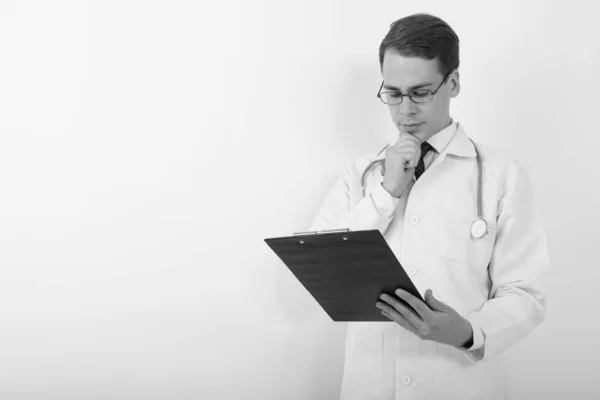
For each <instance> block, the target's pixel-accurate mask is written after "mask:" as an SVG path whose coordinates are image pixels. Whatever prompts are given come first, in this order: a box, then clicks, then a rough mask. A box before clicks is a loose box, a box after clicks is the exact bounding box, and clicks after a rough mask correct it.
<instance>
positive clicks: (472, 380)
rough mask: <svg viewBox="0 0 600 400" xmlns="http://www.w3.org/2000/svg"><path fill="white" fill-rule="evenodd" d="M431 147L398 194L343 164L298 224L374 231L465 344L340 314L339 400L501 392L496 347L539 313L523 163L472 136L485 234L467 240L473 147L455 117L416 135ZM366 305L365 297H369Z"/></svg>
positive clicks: (538, 235) (375, 176) (540, 240)
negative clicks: (427, 134)
mask: <svg viewBox="0 0 600 400" xmlns="http://www.w3.org/2000/svg"><path fill="white" fill-rule="evenodd" d="M428 142H429V144H431V145H432V146H433V148H434V149H435V150H436V151H433V150H432V151H430V152H428V153H427V155H426V156H425V158H424V164H425V167H426V170H425V172H424V173H423V175H421V177H420V178H419V179H418V180H417V181H416V182H415V181H414V180H413V182H412V183H411V184H410V186H409V187H408V189H407V191H406V192H405V194H403V195H402V196H401V198H399V199H398V198H394V197H392V196H391V195H390V194H389V193H388V192H387V191H386V190H385V189H384V188H383V187H382V185H381V182H382V180H383V176H382V174H381V172H380V171H379V170H377V169H374V170H373V172H372V173H370V174H369V175H368V176H367V179H366V184H365V187H366V196H365V197H364V198H363V196H362V188H361V184H360V181H361V176H362V173H363V171H364V169H365V168H366V166H367V165H368V164H369V163H370V162H371V161H373V160H374V159H376V158H382V156H379V157H374V156H365V157H359V158H357V159H355V160H353V161H351V162H350V163H348V165H347V167H346V168H345V170H344V172H343V173H342V174H341V175H340V177H339V178H338V180H337V181H336V183H335V184H334V186H333V187H332V189H331V190H330V192H329V193H328V195H327V197H326V199H325V201H324V203H323V205H322V207H321V208H320V210H319V212H318V213H317V215H316V217H315V219H314V221H313V223H312V224H311V227H310V228H309V230H325V229H340V228H342V229H343V228H350V229H351V230H365V229H378V230H379V231H380V232H381V233H382V235H383V236H384V238H385V239H386V242H387V243H388V245H389V246H390V248H391V249H392V251H393V252H394V254H395V255H396V257H397V258H398V260H399V261H400V264H401V265H402V267H403V268H404V269H405V270H406V272H407V273H408V275H409V276H410V278H411V279H412V281H413V282H414V284H415V286H416V287H417V289H418V290H419V292H420V293H421V295H422V296H424V294H425V291H426V290H427V289H432V290H433V294H434V296H435V297H436V298H437V299H439V300H440V301H442V302H444V303H446V304H448V305H450V306H451V307H453V308H454V309H455V310H456V311H457V312H459V313H460V314H461V315H463V317H465V318H466V319H467V320H468V321H469V322H470V324H471V326H472V328H473V345H472V347H470V348H469V349H461V348H455V347H452V346H448V345H445V344H440V343H437V342H433V341H425V340H421V339H419V338H418V337H416V336H415V335H414V334H412V333H410V332H408V331H406V330H405V329H404V328H402V327H400V326H399V325H398V324H396V323H395V322H350V323H348V332H347V337H346V351H345V364H344V377H343V382H342V393H341V399H343V400H351V399H356V400H358V399H360V400H365V399H379V400H383V399H386V400H387V399H402V400H404V399H486V400H489V399H505V398H506V396H507V395H508V388H507V381H506V371H505V363H504V359H503V356H502V353H503V351H504V350H506V349H507V348H509V347H510V346H512V345H514V344H515V343H516V342H518V341H519V340H521V339H522V338H524V337H526V336H527V335H528V334H529V333H530V332H531V331H532V330H533V329H534V328H535V327H536V326H537V325H538V324H539V323H540V322H542V321H543V319H544V317H545V309H546V300H545V297H544V292H543V290H542V288H541V286H540V282H539V277H540V275H541V274H542V273H543V272H544V271H545V270H546V269H547V268H548V266H549V259H548V254H547V247H546V238H545V234H544V230H543V226H542V223H541V220H540V217H539V214H538V210H537V208H536V207H535V204H534V199H533V197H534V196H533V191H532V186H531V183H530V181H529V178H528V176H527V173H526V171H525V170H524V169H523V167H522V166H521V165H520V164H519V163H517V162H516V161H514V160H510V159H507V158H504V157H502V156H500V155H499V154H497V153H495V152H493V151H492V150H490V149H489V148H487V147H486V146H483V145H481V144H477V150H478V153H479V158H480V160H481V162H482V165H483V188H482V189H483V190H482V200H483V209H482V213H483V218H484V219H485V220H486V222H487V224H488V226H489V229H490V231H489V233H488V234H487V235H486V236H484V237H483V238H481V239H473V238H472V237H471V235H470V226H471V224H472V222H473V221H474V220H475V219H476V218H477V187H478V185H477V162H476V152H475V147H474V146H473V144H472V143H471V141H470V140H469V138H468V137H467V135H466V134H465V132H464V130H463V128H462V126H461V125H460V123H458V122H456V121H452V123H451V124H450V125H449V126H448V127H446V128H444V129H442V130H441V131H439V132H437V133H436V134H435V135H434V136H432V137H431V138H430V139H429V140H428ZM373 307H375V304H373Z"/></svg>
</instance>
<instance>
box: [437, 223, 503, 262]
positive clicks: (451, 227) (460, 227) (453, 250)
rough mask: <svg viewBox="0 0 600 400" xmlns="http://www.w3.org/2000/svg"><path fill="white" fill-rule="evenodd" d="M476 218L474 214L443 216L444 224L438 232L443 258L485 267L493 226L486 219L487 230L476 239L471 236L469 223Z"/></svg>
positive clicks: (491, 243)
mask: <svg viewBox="0 0 600 400" xmlns="http://www.w3.org/2000/svg"><path fill="white" fill-rule="evenodd" d="M476 219H477V216H476V215H469V216H465V215H459V214H454V215H451V216H447V217H445V218H444V226H443V228H442V232H440V234H441V238H440V239H441V240H440V242H441V247H442V248H443V256H444V258H447V259H451V260H458V261H461V262H464V263H466V264H470V265H472V266H475V267H482V268H487V265H488V264H489V261H490V258H491V255H492V250H493V247H494V237H495V227H494V225H493V224H491V223H490V221H488V220H486V222H487V224H488V227H489V232H488V233H487V234H486V235H485V236H483V237H482V238H480V239H476V238H474V237H473V236H471V225H472V224H473V222H475V220H476Z"/></svg>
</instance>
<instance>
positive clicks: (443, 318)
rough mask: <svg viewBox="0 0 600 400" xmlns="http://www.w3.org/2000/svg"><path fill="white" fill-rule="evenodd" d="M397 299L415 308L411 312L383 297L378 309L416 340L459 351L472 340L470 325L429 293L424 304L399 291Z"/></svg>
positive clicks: (399, 303)
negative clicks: (451, 347)
mask: <svg viewBox="0 0 600 400" xmlns="http://www.w3.org/2000/svg"><path fill="white" fill-rule="evenodd" d="M396 295H397V296H398V297H399V298H401V299H402V300H404V301H405V302H407V303H408V304H409V305H410V306H411V307H412V308H414V311H413V310H411V309H410V307H407V306H406V305H404V304H402V303H401V302H400V301H398V299H395V298H393V297H392V296H389V295H387V294H385V293H384V294H382V295H381V296H380V298H381V300H383V301H378V302H377V304H376V306H377V308H379V309H381V310H382V314H383V315H385V316H387V317H388V318H389V319H391V320H392V321H395V322H396V323H397V324H398V325H400V326H401V327H403V328H404V329H406V330H408V331H410V332H412V333H414V334H415V335H417V336H418V337H419V338H421V339H424V340H433V341H436V342H439V343H444V344H448V345H450V346H454V347H461V346H463V345H465V343H467V342H469V341H471V340H472V337H473V330H472V328H471V323H470V322H469V321H467V320H466V319H464V318H463V317H462V316H460V314H458V313H457V312H456V311H455V310H454V309H453V308H452V307H450V306H449V305H447V304H445V303H442V302H441V301H439V300H438V299H436V298H435V297H433V291H432V290H431V289H427V291H426V292H425V303H424V302H422V301H421V300H420V299H418V298H417V297H415V296H413V295H412V294H410V293H408V292H407V291H405V290H402V289H398V290H396ZM415 311H416V313H415Z"/></svg>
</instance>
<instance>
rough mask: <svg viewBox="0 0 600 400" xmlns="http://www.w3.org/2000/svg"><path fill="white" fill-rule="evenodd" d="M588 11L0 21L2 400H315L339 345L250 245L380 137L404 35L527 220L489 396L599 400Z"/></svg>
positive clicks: (20, 9) (398, 9)
mask: <svg viewBox="0 0 600 400" xmlns="http://www.w3.org/2000/svg"><path fill="white" fill-rule="evenodd" d="M204 3H206V5H204ZM595 3H596V2H594V1H591V0H590V1H568V2H566V1H561V2H556V1H553V2H546V1H527V2H526V1H522V0H513V1H494V2H475V1H473V2H464V1H462V2H460V1H459V2H448V1H444V0H439V1H420V2H404V1H397V0H394V1H374V2H365V1H348V0H338V1H317V0H311V1H296V2H282V1H275V0H270V1H267V0H264V1H251V2H250V1H243V0H235V1H223V2H216V1H211V2H196V1H162V2H161V1H145V2H143V1H89V2H83V1H71V2H66V1H60V2H59V1H52V2H49V1H48V2H46V1H39V2H29V1H18V2H17V1H2V2H0V272H1V274H0V398H2V399H9V400H12V399H61V400H67V399H77V400H80V399H108V398H110V399H219V400H220V399H227V400H228V399H262V400H267V399H268V400H270V399H273V400H275V399H278V400H279V399H335V398H336V396H338V392H339V388H340V379H341V373H342V370H341V368H342V362H343V350H342V349H343V347H342V346H343V339H344V335H345V326H344V325H343V324H336V323H333V322H331V321H330V320H329V319H328V317H327V316H326V315H325V313H324V312H323V311H322V310H321V309H320V308H319V306H318V305H317V303H316V302H315V301H314V300H313V299H312V297H310V295H309V294H308V293H307V292H306V291H305V289H304V288H303V287H302V286H301V285H300V284H299V283H298V282H297V281H296V280H295V278H294V277H293V275H292V274H291V273H290V272H289V271H288V270H287V269H286V267H285V266H284V265H283V264H282V263H281V262H280V261H279V259H278V258H277V257H276V256H275V255H274V254H273V253H272V252H271V251H270V249H268V247H267V246H266V244H265V243H264V242H263V239H264V238H267V237H276V236H284V235H288V234H291V233H292V232H295V231H300V230H305V229H306V228H307V226H308V224H309V223H310V221H311V220H312V218H313V217H314V215H315V213H316V211H317V208H318V207H319V206H320V204H321V202H322V201H323V199H324V196H325V193H326V191H327V190H328V188H329V187H330V185H331V184H332V183H333V180H334V178H335V176H336V174H337V173H338V172H340V170H341V168H343V166H344V165H345V163H346V161H347V160H349V159H350V158H353V157H355V156H358V155H360V154H363V153H367V152H373V151H377V150H379V149H380V148H381V147H382V146H383V145H384V144H385V143H386V142H387V141H389V140H390V139H391V138H393V137H394V135H395V131H394V127H393V125H392V123H391V122H390V120H389V116H388V113H387V109H386V107H385V106H384V105H383V104H381V103H380V102H379V100H378V99H377V98H376V97H375V94H376V92H377V89H378V88H379V85H380V82H381V80H380V79H381V75H380V73H379V64H378V58H377V57H378V53H377V52H378V48H379V44H380V42H381V40H382V39H383V37H384V35H385V34H386V32H387V30H388V27H389V24H390V23H391V22H392V21H394V20H396V19H398V18H401V17H404V16H406V15H409V14H412V13H415V12H421V11H424V12H430V13H433V14H434V15H437V16H439V17H441V18H443V19H445V20H446V21H447V22H448V23H449V24H450V25H451V26H452V27H453V29H454V30H455V31H456V32H457V34H458V35H459V38H460V46H461V47H460V55H461V60H460V62H461V64H460V76H461V83H462V91H461V93H460V95H459V97H458V98H457V99H455V100H454V101H453V104H452V113H451V115H452V116H453V117H454V118H455V119H457V120H459V121H460V122H461V123H462V124H463V126H464V127H465V129H466V132H467V134H468V135H470V136H471V137H472V138H473V139H475V140H476V141H479V142H482V143H486V144H488V145H491V146H494V147H496V148H497V149H499V150H501V151H504V152H506V153H507V154H508V155H510V156H513V157H515V158H516V159H517V160H519V161H520V162H522V163H523V164H524V165H525V166H526V168H527V170H528V172H529V174H530V177H531V179H532V181H533V183H534V186H535V190H536V194H537V201H538V204H539V207H540V208H541V211H542V215H543V218H544V224H545V227H546V231H547V235H548V243H549V248H550V256H551V260H552V267H551V270H550V272H549V274H548V275H547V276H546V279H545V282H546V285H547V291H548V297H549V310H548V316H547V320H546V321H545V322H544V323H543V324H542V325H541V326H540V327H539V328H538V329H537V330H536V331H535V332H534V333H533V334H532V335H531V336H529V337H528V338H527V339H525V340H524V341H522V342H521V343H519V344H518V345H517V346H515V347H514V348H512V349H511V350H510V351H509V352H508V354H509V355H510V357H509V359H510V367H511V371H510V375H509V378H510V381H511V385H512V392H513V393H514V397H513V398H514V399H528V400H529V399H537V398H540V399H541V398H544V399H551V398H556V399H561V398H567V397H569V398H578V399H584V398H590V399H591V398H598V397H600V388H599V386H598V382H597V377H598V372H597V371H598V370H600V360H599V358H598V344H597V339H596V338H598V337H600V324H598V317H597V310H596V308H597V307H596V304H597V303H598V302H599V301H600V295H598V287H599V283H600V273H599V272H598V271H600V268H599V266H598V262H597V249H598V244H597V241H598V228H597V227H598V223H599V222H600V215H599V213H598V208H597V205H598V204H599V201H600V190H599V189H598V184H597V176H598V172H599V169H600V164H599V163H598V162H597V160H596V157H597V149H598V145H599V144H600V140H599V139H598V134H600V130H599V129H598V125H597V116H598V113H599V105H600V104H599V103H600V102H599V100H598V98H599V97H598V94H599V91H600V85H599V84H598V80H599V79H600V78H599V76H598V72H599V71H600V50H599V48H600V39H599V37H600V30H599V28H598V24H597V19H596V16H597V5H596V4H595Z"/></svg>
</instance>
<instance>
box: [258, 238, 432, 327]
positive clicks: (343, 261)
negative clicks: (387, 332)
mask: <svg viewBox="0 0 600 400" xmlns="http://www.w3.org/2000/svg"><path fill="white" fill-rule="evenodd" d="M264 240H265V242H266V243H267V245H268V246H269V247H270V248H271V249H272V250H273V251H274V252H275V254H277V256H279V258H280V259H281V261H283V263H284V264H285V265H286V266H287V267H288V268H289V270H290V271H291V272H292V273H293V274H294V276H295V277H296V278H297V279H298V280H299V281H300V283H302V285H303V286H304V287H305V288H306V290H308V292H309V293H310V294H311V295H312V296H313V298H314V299H315V300H316V301H317V302H318V303H319V304H320V306H321V307H322V308H323V310H324V311H325V312H326V313H327V314H328V315H329V317H331V319H332V320H333V321H340V322H341V321H387V322H389V321H390V319H389V318H387V317H386V316H384V315H382V314H381V310H380V309H379V308H377V307H376V306H375V303H377V301H379V300H380V299H379V296H380V295H381V294H382V293H387V294H389V295H391V296H394V297H396V298H397V299H398V300H400V301H401V302H403V301H402V300H401V299H400V298H398V296H396V295H395V294H394V291H395V290H396V289H397V288H401V289H404V290H406V291H408V292H409V293H411V294H413V295H414V296H416V297H417V298H419V299H420V300H422V301H424V300H423V298H422V297H421V294H420V293H419V291H418V290H417V288H416V287H415V285H414V284H413V282H412V281H411V280H410V278H409V277H408V275H407V274H406V272H405V271H404V268H403V267H402V266H401V265H400V262H399V261H398V259H397V258H396V256H395V255H394V253H393V252H392V249H390V247H389V246H388V244H387V242H386V241H385V239H384V237H383V236H382V235H381V232H379V231H378V230H362V231H350V230H349V229H343V230H330V231H317V232H305V233H295V234H294V235H293V236H288V237H279V238H269V239H264ZM403 303H404V302H403ZM404 304H407V303H404ZM407 305H408V304H407ZM409 307H410V306H409Z"/></svg>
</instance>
